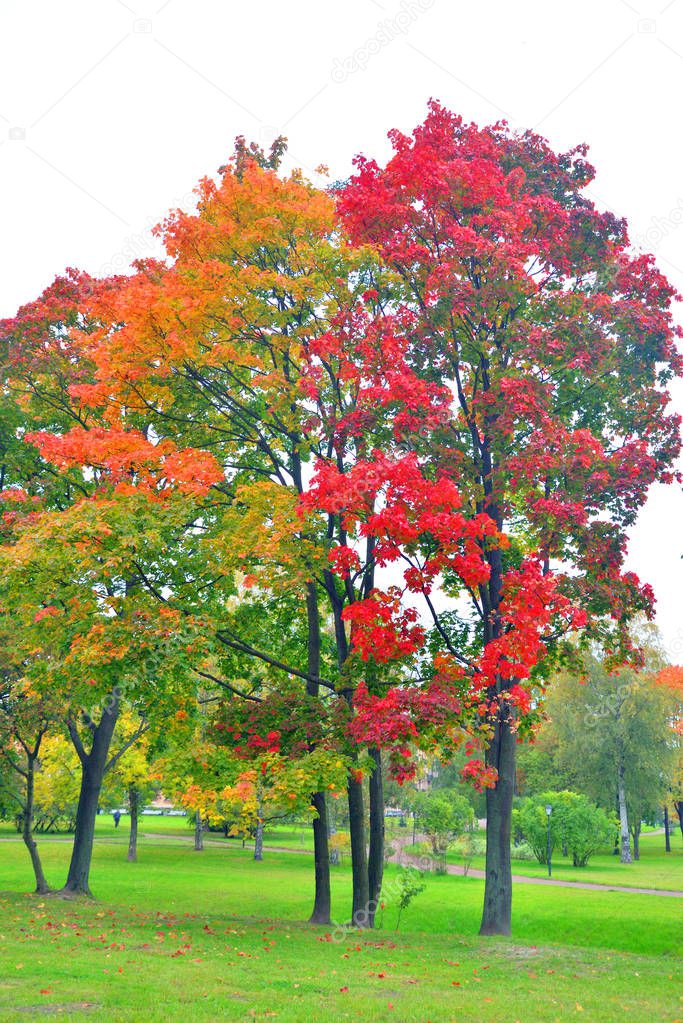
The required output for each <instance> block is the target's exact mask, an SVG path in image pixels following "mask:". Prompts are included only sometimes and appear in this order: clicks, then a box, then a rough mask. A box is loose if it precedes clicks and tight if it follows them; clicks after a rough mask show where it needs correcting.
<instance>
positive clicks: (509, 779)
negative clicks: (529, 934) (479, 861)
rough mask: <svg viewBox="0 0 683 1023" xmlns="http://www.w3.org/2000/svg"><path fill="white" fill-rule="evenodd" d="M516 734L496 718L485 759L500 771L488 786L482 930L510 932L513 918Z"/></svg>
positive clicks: (498, 932)
mask: <svg viewBox="0 0 683 1023" xmlns="http://www.w3.org/2000/svg"><path fill="white" fill-rule="evenodd" d="M515 755H516V738H515V735H514V733H513V732H512V731H511V728H510V723H509V722H508V721H507V720H501V719H499V720H497V721H496V726H495V731H494V735H493V739H492V741H491V744H490V746H489V748H488V750H487V753H486V763H487V765H488V766H491V767H495V768H496V770H497V771H498V781H497V782H496V785H495V788H492V789H487V790H486V882H485V887H484V912H483V916H482V921H481V927H480V929H479V933H480V934H509V933H510V927H511V921H512V866H511V861H510V829H511V822H512V797H513V793H514V779H515Z"/></svg>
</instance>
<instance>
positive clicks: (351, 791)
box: [346, 777, 370, 927]
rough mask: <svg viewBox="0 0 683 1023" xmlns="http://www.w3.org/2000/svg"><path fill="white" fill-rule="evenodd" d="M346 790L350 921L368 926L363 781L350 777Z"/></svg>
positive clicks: (367, 881) (368, 889)
mask: <svg viewBox="0 0 683 1023" xmlns="http://www.w3.org/2000/svg"><path fill="white" fill-rule="evenodd" d="M346 792H347V796H348V800H349V831H350V833H351V875H352V879H353V903H352V912H351V922H352V924H353V925H354V927H369V926H370V915H369V912H368V903H369V901H370V888H369V879H368V852H367V847H366V844H365V808H364V805H363V783H362V782H361V781H356V779H355V778H354V777H350V778H349V781H348V784H347V787H346Z"/></svg>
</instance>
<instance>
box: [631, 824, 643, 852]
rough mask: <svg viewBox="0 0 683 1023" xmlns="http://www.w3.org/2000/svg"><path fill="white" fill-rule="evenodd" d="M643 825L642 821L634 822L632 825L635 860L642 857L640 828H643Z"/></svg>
mask: <svg viewBox="0 0 683 1023" xmlns="http://www.w3.org/2000/svg"><path fill="white" fill-rule="evenodd" d="M641 826H642V825H641V822H640V821H637V822H634V823H633V825H632V835H633V859H634V860H639V859H640V829H641Z"/></svg>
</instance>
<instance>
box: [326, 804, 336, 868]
mask: <svg viewBox="0 0 683 1023" xmlns="http://www.w3.org/2000/svg"><path fill="white" fill-rule="evenodd" d="M336 834H337V822H336V819H335V811H334V808H333V807H328V809H327V844H328V847H329V845H330V839H331V838H332V837H333V836H334V835H336ZM330 864H331V865H332V866H333V867H338V866H339V849H337V848H335V847H332V848H330Z"/></svg>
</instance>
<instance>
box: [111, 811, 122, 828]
mask: <svg viewBox="0 0 683 1023" xmlns="http://www.w3.org/2000/svg"><path fill="white" fill-rule="evenodd" d="M112 817H113V818H114V827H115V828H118V826H119V821H120V820H121V811H120V810H114V812H113V814H112Z"/></svg>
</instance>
